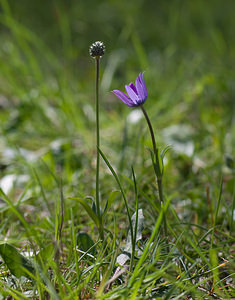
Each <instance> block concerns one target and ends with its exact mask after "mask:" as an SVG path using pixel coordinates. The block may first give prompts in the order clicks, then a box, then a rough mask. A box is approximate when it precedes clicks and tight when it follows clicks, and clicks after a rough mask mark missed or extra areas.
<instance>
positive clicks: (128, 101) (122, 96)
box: [112, 90, 134, 107]
mask: <svg viewBox="0 0 235 300" xmlns="http://www.w3.org/2000/svg"><path fill="white" fill-rule="evenodd" d="M112 93H113V94H114V95H115V96H117V97H118V98H119V99H120V100H122V102H124V103H125V104H126V105H127V106H130V107H132V106H134V103H133V102H132V101H131V99H130V98H129V97H128V96H127V95H126V94H124V93H123V92H122V91H119V90H113V91H112Z"/></svg>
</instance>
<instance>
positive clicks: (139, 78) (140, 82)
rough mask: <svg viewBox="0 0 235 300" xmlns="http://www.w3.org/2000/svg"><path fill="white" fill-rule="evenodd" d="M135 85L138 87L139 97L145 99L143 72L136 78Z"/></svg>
mask: <svg viewBox="0 0 235 300" xmlns="http://www.w3.org/2000/svg"><path fill="white" fill-rule="evenodd" d="M135 85H136V88H137V92H138V95H139V98H140V99H141V100H142V101H143V100H145V93H144V88H143V85H142V81H141V73H140V74H139V76H138V77H137V78H136V81H135Z"/></svg>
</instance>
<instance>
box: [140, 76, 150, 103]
mask: <svg viewBox="0 0 235 300" xmlns="http://www.w3.org/2000/svg"><path fill="white" fill-rule="evenodd" d="M141 82H142V87H143V91H144V96H145V100H146V99H147V97H148V93H147V88H146V84H145V81H144V72H143V74H142V79H141Z"/></svg>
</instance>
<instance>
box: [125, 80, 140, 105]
mask: <svg viewBox="0 0 235 300" xmlns="http://www.w3.org/2000/svg"><path fill="white" fill-rule="evenodd" d="M133 85H134V84H133V83H132V84H130V85H125V88H126V91H127V94H128V95H129V97H130V98H131V100H132V102H133V103H134V104H138V102H137V101H138V100H139V98H138V95H137V94H136V93H135V90H134V89H133Z"/></svg>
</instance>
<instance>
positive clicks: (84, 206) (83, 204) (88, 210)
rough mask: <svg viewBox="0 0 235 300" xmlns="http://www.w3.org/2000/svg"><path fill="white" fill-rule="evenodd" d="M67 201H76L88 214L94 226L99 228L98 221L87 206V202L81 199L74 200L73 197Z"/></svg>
mask: <svg viewBox="0 0 235 300" xmlns="http://www.w3.org/2000/svg"><path fill="white" fill-rule="evenodd" d="M69 199H71V200H76V201H78V202H79V203H80V204H81V205H82V206H83V208H85V210H86V212H87V213H88V215H89V216H90V218H91V219H92V220H93V221H94V223H95V224H96V226H97V227H98V226H99V220H98V217H97V215H96V214H95V213H94V211H93V210H92V208H91V207H90V206H89V204H87V202H86V201H85V200H84V199H82V198H74V197H69Z"/></svg>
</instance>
